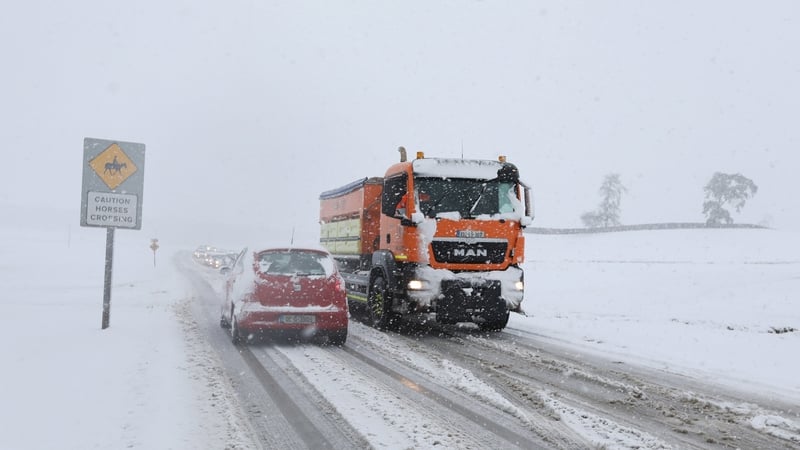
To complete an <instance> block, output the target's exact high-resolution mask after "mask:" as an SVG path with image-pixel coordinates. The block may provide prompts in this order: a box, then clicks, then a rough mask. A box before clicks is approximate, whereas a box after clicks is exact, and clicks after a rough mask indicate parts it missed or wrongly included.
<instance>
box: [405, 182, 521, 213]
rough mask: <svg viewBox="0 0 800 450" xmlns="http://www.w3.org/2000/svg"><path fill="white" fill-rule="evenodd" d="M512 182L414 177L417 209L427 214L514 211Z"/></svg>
mask: <svg viewBox="0 0 800 450" xmlns="http://www.w3.org/2000/svg"><path fill="white" fill-rule="evenodd" d="M513 187H514V185H513V183H508V182H500V181H497V180H474V179H467V178H415V179H414V190H415V194H416V198H417V201H418V202H419V211H420V212H422V213H423V214H425V216H426V217H436V215H437V214H439V213H451V212H458V213H459V215H460V216H461V217H475V216H479V215H483V214H489V215H493V214H501V213H510V212H513V211H514V207H513V204H512V201H511V198H510V197H509V194H511V195H514V194H513Z"/></svg>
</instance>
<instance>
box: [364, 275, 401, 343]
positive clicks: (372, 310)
mask: <svg viewBox="0 0 800 450" xmlns="http://www.w3.org/2000/svg"><path fill="white" fill-rule="evenodd" d="M391 305H392V299H391V294H389V289H388V288H387V286H386V280H385V279H384V278H383V276H381V275H378V276H376V277H375V278H374V279H373V280H372V284H370V289H369V294H368V295H367V320H368V321H369V322H368V323H369V325H371V326H372V327H374V328H377V329H379V330H384V329H388V328H390V327H391V326H392V325H393V324H394V322H395V320H396V319H395V317H394V314H393V313H392V311H391Z"/></svg>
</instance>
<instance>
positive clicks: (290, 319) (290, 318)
mask: <svg viewBox="0 0 800 450" xmlns="http://www.w3.org/2000/svg"><path fill="white" fill-rule="evenodd" d="M316 319H317V318H316V317H314V316H310V315H307V314H303V315H299V314H284V315H282V316H280V317H279V318H278V321H279V322H280V323H301V324H309V323H315V322H316Z"/></svg>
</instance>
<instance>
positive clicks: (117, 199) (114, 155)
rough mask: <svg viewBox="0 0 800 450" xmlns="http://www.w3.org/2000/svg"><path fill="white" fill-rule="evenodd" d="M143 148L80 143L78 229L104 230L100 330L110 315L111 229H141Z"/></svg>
mask: <svg viewBox="0 0 800 450" xmlns="http://www.w3.org/2000/svg"><path fill="white" fill-rule="evenodd" d="M144 149H145V146H144V144H137V143H133V142H121V141H111V140H105V139H93V138H85V139H84V140H83V186H82V189H81V226H82V227H104V228H105V229H106V266H105V279H104V283H103V319H102V325H101V327H102V329H106V328H108V326H109V321H110V316H111V275H112V266H113V260H114V230H115V229H116V228H127V229H131V230H140V229H141V228H142V193H143V191H144ZM153 251H155V250H153Z"/></svg>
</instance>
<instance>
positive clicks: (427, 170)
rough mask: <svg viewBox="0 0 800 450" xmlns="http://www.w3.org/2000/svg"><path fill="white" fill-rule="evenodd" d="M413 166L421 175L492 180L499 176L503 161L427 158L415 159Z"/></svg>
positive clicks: (415, 171)
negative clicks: (498, 172)
mask: <svg viewBox="0 0 800 450" xmlns="http://www.w3.org/2000/svg"><path fill="white" fill-rule="evenodd" d="M411 167H413V169H414V174H415V175H419V176H421V177H442V178H472V179H476V180H491V179H493V178H497V171H498V170H499V169H500V168H501V167H503V163H501V162H500V161H493V160H488V159H446V158H425V159H415V160H414V161H413V162H412V163H411Z"/></svg>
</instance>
